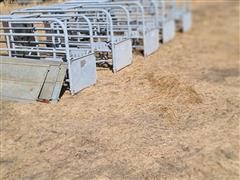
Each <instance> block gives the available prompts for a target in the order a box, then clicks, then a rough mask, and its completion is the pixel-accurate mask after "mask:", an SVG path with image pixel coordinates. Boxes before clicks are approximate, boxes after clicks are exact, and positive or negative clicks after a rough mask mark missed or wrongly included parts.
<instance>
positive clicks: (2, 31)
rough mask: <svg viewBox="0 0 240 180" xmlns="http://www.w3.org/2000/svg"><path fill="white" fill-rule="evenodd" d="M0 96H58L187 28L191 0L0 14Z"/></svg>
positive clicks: (107, 0) (103, 1)
mask: <svg viewBox="0 0 240 180" xmlns="http://www.w3.org/2000/svg"><path fill="white" fill-rule="evenodd" d="M0 23H1V25H0V64H1V67H2V68H1V69H0V79H2V80H1V81H0V83H1V87H2V88H0V98H1V99H3V100H14V101H41V102H57V101H58V100H59V99H60V96H61V94H62V92H63V90H66V89H67V90H69V91H70V92H71V94H72V95H74V94H76V93H78V92H79V91H81V90H83V89H85V88H87V87H89V86H91V85H94V84H95V83H96V82H97V69H98V67H105V68H109V70H112V71H113V73H117V72H118V71H120V70H122V69H123V68H125V67H127V66H129V65H131V63H132V59H133V54H132V52H133V50H138V51H141V52H142V54H143V56H145V57H147V56H149V55H151V54H153V53H154V52H155V51H157V50H158V49H159V47H160V44H164V43H167V42H169V41H171V40H172V39H173V38H174V37H175V33H176V31H181V32H187V31H189V30H190V28H191V26H192V13H191V3H190V1H189V0H186V1H180V2H179V1H178V2H176V1H175V0H165V1H164V0H128V1H120V0H89V1H84V0H74V1H66V2H64V3H58V4H53V5H48V6H34V7H28V8H24V9H18V10H15V11H13V12H11V14H8V15H2V16H0Z"/></svg>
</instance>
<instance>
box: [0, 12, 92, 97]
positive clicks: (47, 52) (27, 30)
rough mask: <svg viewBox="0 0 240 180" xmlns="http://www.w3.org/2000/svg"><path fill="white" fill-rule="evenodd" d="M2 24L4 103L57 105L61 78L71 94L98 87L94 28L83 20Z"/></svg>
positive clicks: (15, 20) (21, 19)
mask: <svg viewBox="0 0 240 180" xmlns="http://www.w3.org/2000/svg"><path fill="white" fill-rule="evenodd" d="M0 21H1V28H0V31H1V33H0V36H1V41H0V43H1V46H0V47H1V48H0V51H1V52H2V54H1V55H2V56H1V58H0V59H1V62H0V63H1V66H2V71H1V74H0V76H1V77H0V79H2V81H1V86H2V88H0V89H1V91H0V96H1V98H2V99H12V100H43V101H58V99H59V96H60V93H61V90H62V85H63V81H64V80H65V82H66V83H67V84H69V90H70V92H71V94H75V93H77V92H79V91H80V90H82V89H84V88H86V87H88V86H90V85H93V84H95V83H96V62H95V61H96V60H95V56H94V53H93V39H92V38H91V34H92V26H91V23H90V21H89V20H88V19H87V18H86V17H85V16H83V15H78V16H77V17H74V18H70V17H65V19H64V20H63V19H62V20H59V19H57V18H43V17H34V18H33V16H31V17H30V16H29V17H27V16H25V17H20V16H18V17H17V16H9V17H7V16H2V17H0ZM81 27H82V28H83V29H81ZM86 27H87V29H86ZM86 32H87V34H86V35H88V37H86V35H84V34H83V33H86Z"/></svg>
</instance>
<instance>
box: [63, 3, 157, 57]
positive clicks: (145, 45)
mask: <svg viewBox="0 0 240 180" xmlns="http://www.w3.org/2000/svg"><path fill="white" fill-rule="evenodd" d="M79 3H82V4H88V5H84V6H94V7H106V8H110V6H111V5H121V6H123V7H124V8H125V9H127V10H128V12H129V17H130V23H129V27H130V30H131V33H130V37H131V39H132V41H133V48H135V49H139V50H143V53H144V56H148V55H150V54H152V53H154V52H155V51H157V50H158V48H159V45H160V44H159V29H158V26H157V24H156V18H157V16H156V14H152V13H148V12H147V11H146V9H144V7H143V5H142V4H141V3H140V2H139V1H131V0H130V1H118V0H117V1H116V0H115V1H112V0H108V1H107V0H106V1H104V2H102V1H101V2H99V1H98V0H91V1H88V2H85V1H82V0H72V1H69V2H66V4H79Z"/></svg>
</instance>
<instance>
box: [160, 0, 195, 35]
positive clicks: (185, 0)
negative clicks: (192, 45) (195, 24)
mask: <svg viewBox="0 0 240 180" xmlns="http://www.w3.org/2000/svg"><path fill="white" fill-rule="evenodd" d="M158 1H159V2H160V1H162V0H158ZM164 4H165V13H166V16H168V17H170V18H172V19H175V21H176V24H177V28H178V29H180V30H181V31H182V32H187V31H189V30H190V29H191V27H192V12H191V0H166V1H164Z"/></svg>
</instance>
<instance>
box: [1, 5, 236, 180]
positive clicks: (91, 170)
mask: <svg viewBox="0 0 240 180" xmlns="http://www.w3.org/2000/svg"><path fill="white" fill-rule="evenodd" d="M238 7H239V6H238V4H237V1H235V2H233V1H232V2H229V1H222V2H217V1H212V2H210V1H205V2H202V3H201V2H200V1H199V2H198V3H194V5H193V11H194V27H193V29H192V31H191V32H189V33H186V34H180V33H178V35H177V37H176V39H175V40H174V41H172V42H170V43H168V44H166V45H164V46H162V47H161V48H160V49H159V51H158V52H156V53H155V54H153V55H152V56H150V57H148V58H146V59H144V58H143V57H141V56H140V55H138V54H136V55H135V58H134V63H133V65H132V66H130V67H128V68H126V69H124V70H123V71H121V72H119V73H118V74H115V75H113V74H112V73H111V72H110V71H109V70H101V71H99V72H98V79H99V80H98V83H97V85H96V86H94V87H91V88H89V89H86V90H84V91H83V92H81V93H80V94H78V95H76V96H74V97H72V96H70V95H69V94H68V93H65V94H64V96H63V97H62V99H61V101H60V102H59V103H58V104H42V103H33V104H23V103H11V102H2V105H1V116H0V117H1V129H0V130H1V159H0V170H1V177H2V179H44V180H45V179H114V180H115V179H239V168H240V165H239V149H240V147H239V138H240V137H239V119H240V118H239V117H240V96H239V88H240V76H239V26H238V23H237V22H238V16H239V9H238Z"/></svg>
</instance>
